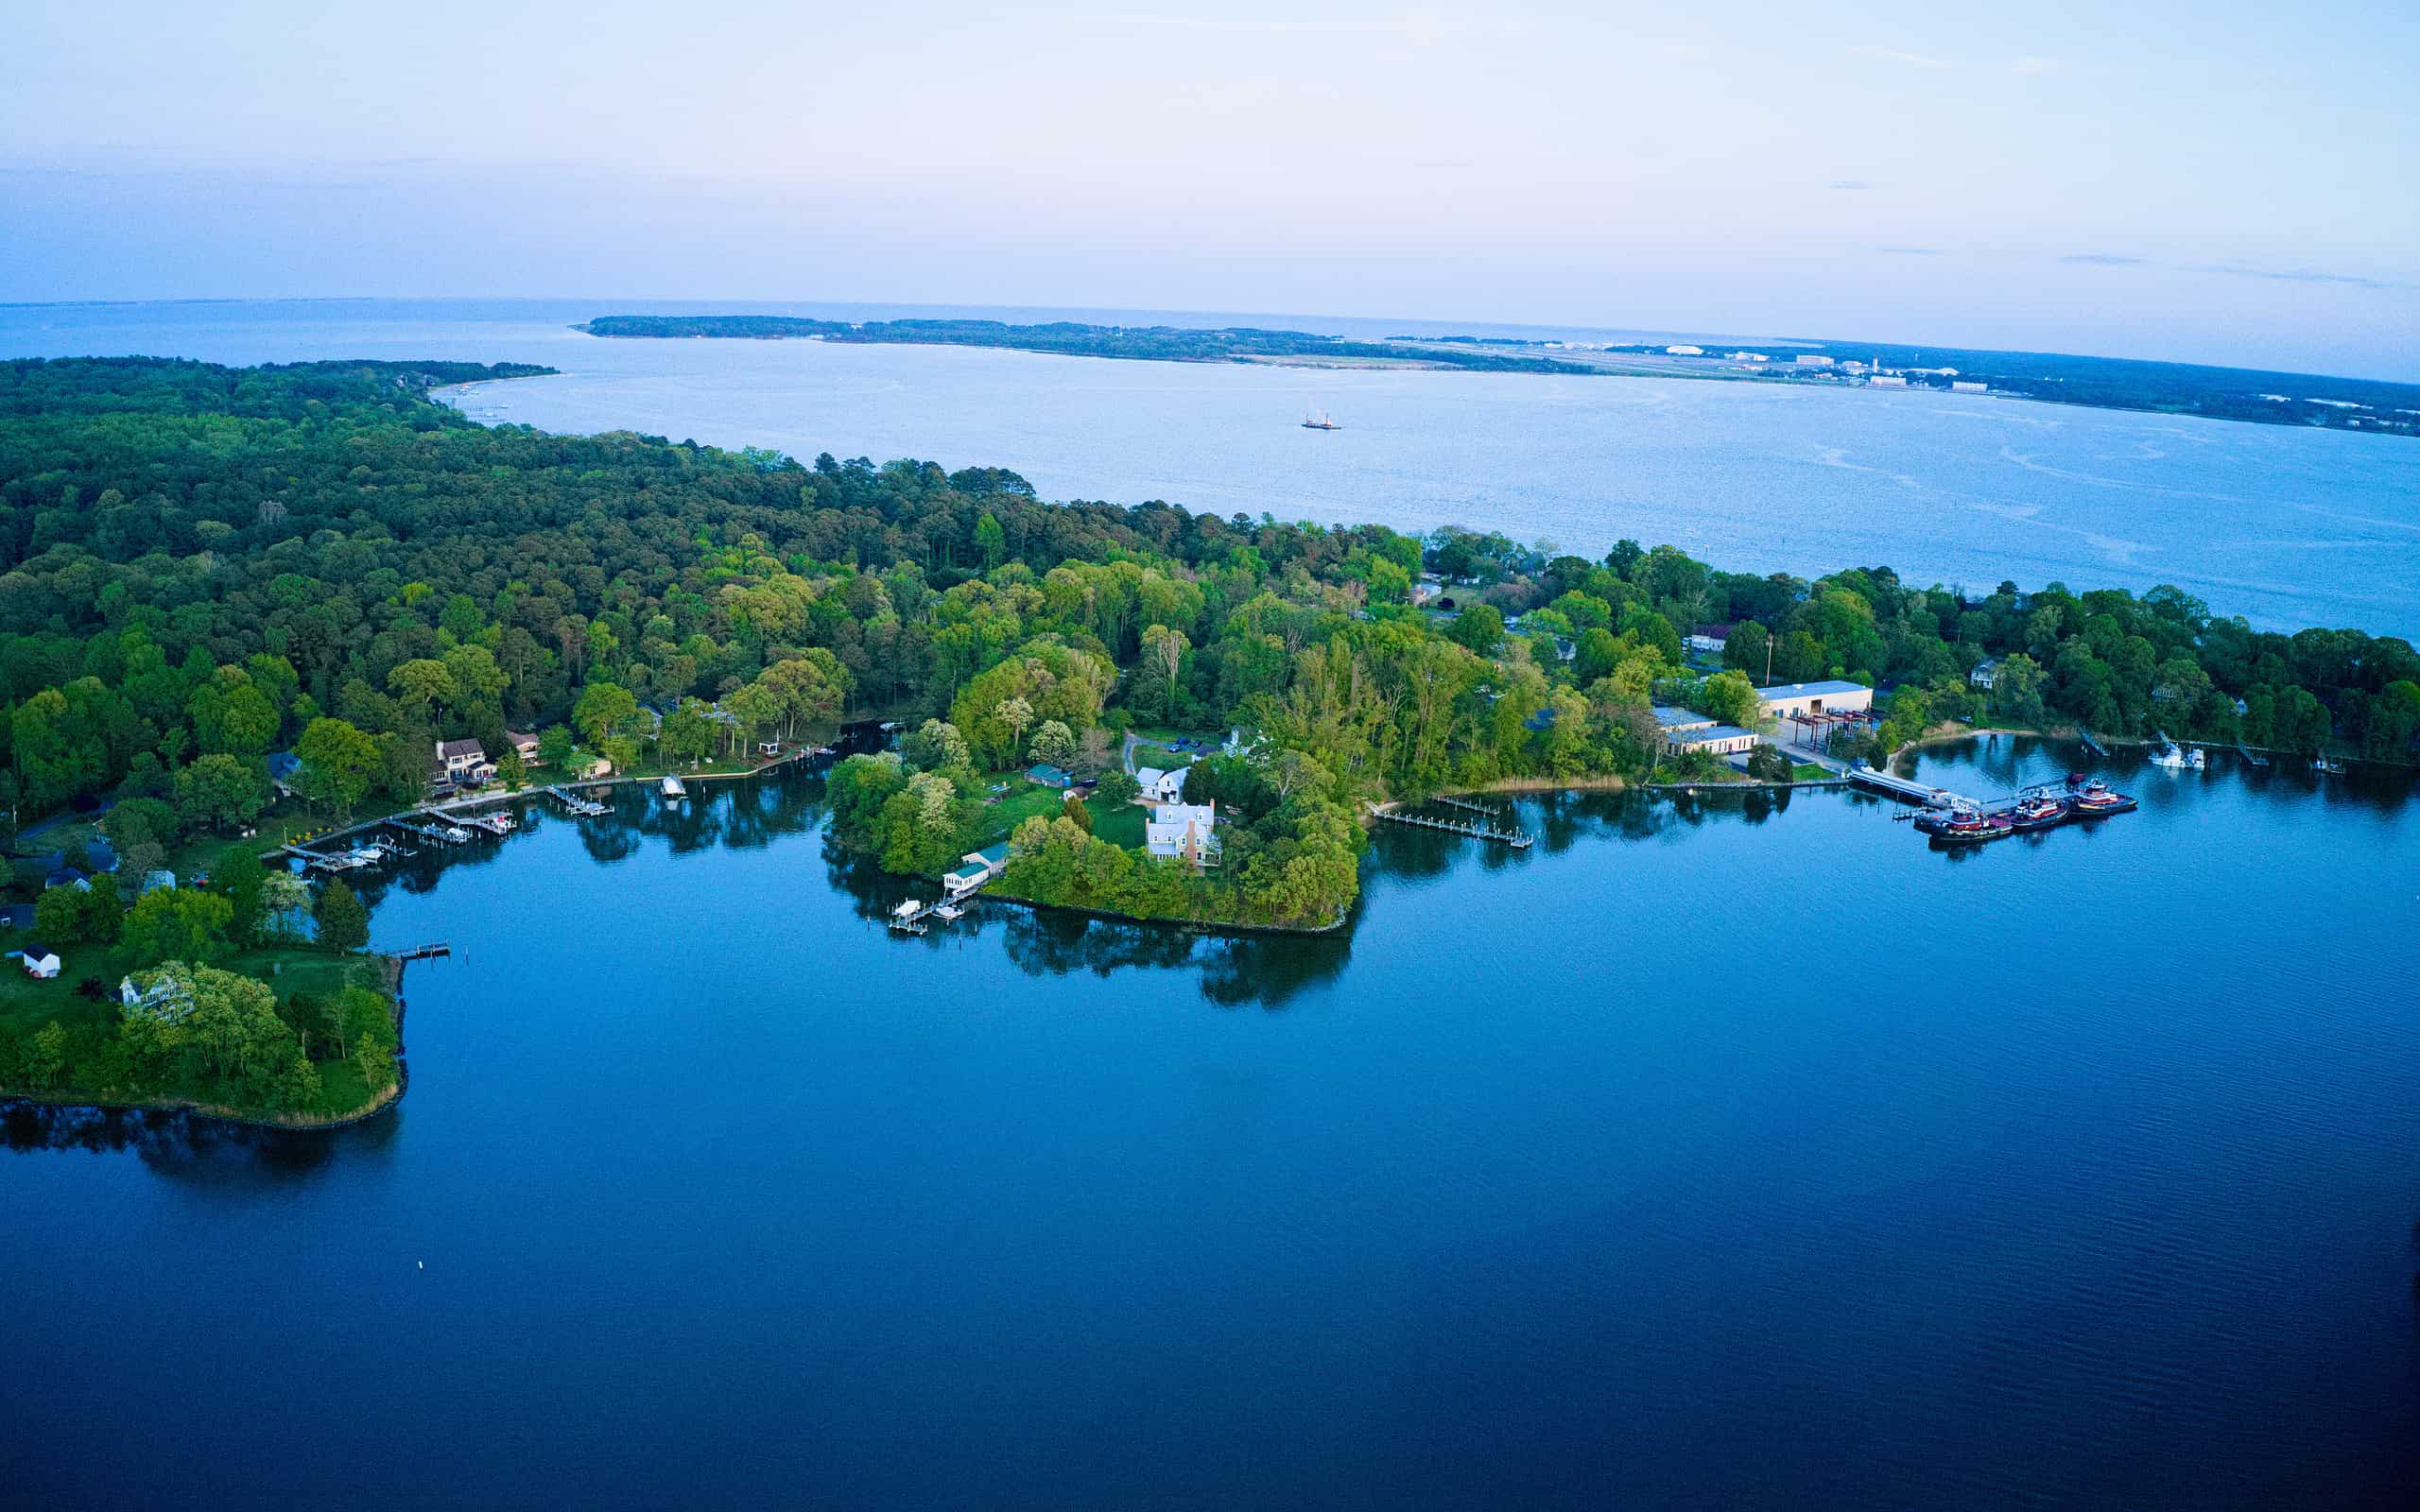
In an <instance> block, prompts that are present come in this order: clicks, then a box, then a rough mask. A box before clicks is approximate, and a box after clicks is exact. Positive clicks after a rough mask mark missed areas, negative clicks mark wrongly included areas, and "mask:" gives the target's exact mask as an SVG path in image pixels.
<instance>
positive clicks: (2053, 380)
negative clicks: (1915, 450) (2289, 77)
mask: <svg viewBox="0 0 2420 1512" xmlns="http://www.w3.org/2000/svg"><path fill="white" fill-rule="evenodd" d="M573 329H574V330H577V331H583V332H586V333H587V334H588V335H596V336H617V337H658V338H674V337H722V338H731V339H753V340H781V339H786V338H787V339H801V340H815V341H833V342H842V343H851V344H860V345H900V344H921V345H927V346H951V347H1003V348H1009V349H1012V350H1015V351H1019V352H1053V353H1057V354H1059V355H1063V356H1076V357H1124V358H1131V359H1136V360H1144V361H1153V362H1257V363H1282V364H1288V365H1294V366H1305V367H1381V368H1427V369H1461V370H1463V371H1470V372H1512V373H1554V374H1561V375H1564V376H1581V377H1586V376H1597V377H1659V378H1688V379H1703V380H1710V381H1716V382H1736V383H1787V384H1801V385H1809V384H1811V385H1816V386H1819V387H1841V386H1844V385H1847V386H1855V385H1861V384H1866V383H1869V382H1873V381H1877V380H1876V376H1875V375H1881V374H1887V375H1888V376H1883V377H1879V378H1878V381H1880V382H1882V383H1884V384H1887V385H1889V386H1891V388H1890V389H1886V390H1883V391H1886V392H1887V391H1893V390H1895V391H1899V392H1905V391H1907V390H1910V389H1931V390H1934V391H1936V392H1940V393H1945V394H1946V393H1952V392H1965V393H1976V392H1981V393H1988V394H1991V395H1996V396H1997V397H1999V398H2003V399H2027V400H2033V401H2036V402H2039V403H2042V404H2074V405H2077V406H2080V407H2082V408H2085V409H2128V410H2139V411H2143V412H2146V413H2150V414H2157V415H2190V416H2194V417H2197V418H2200V419H2203V420H2225V421H2245V422H2248V423H2253V424H2262V425H2298V426H2303V427H2307V428H2313V429H2324V430H2344V431H2358V432H2360V433H2362V434H2365V435H2377V436H2402V437H2411V436H2413V435H2415V434H2420V385H2414V384H2399V383H2387V382H2384V381H2381V380H2377V379H2368V378H2328V377H2321V376H2317V375H2314V374H2310V373H2289V372H2267V371H2260V370H2257V369H2245V368H2211V367H2205V366H2203V365H2200V364H2195V363H2182V362H2145V361H2138V360H2135V359H2132V358H2123V357H2087V356H2077V355H2073V354H2069V353H2062V352H1997V351H1989V350H1979V349H1972V348H1964V347H1921V348H1919V347H1910V346H1905V345H1900V344H1897V343H1892V342H1878V343H1877V342H1863V341H1807V340H1791V341H1786V342H1782V343H1779V344H1777V345H1774V346H1772V347H1771V348H1770V350H1769V351H1768V352H1727V351H1725V350H1723V349H1722V348H1720V347H1717V348H1715V349H1712V350H1701V349H1700V348H1699V347H1697V346H1695V345H1693V344H1688V343H1680V344H1666V343H1664V342H1663V341H1661V340H1656V341H1631V342H1611V343H1603V344H1587V343H1572V342H1564V341H1549V340H1544V339H1530V338H1522V337H1510V336H1458V335H1442V336H1418V335H1402V336H1387V337H1382V338H1377V339H1371V340H1363V339H1355V338H1349V337H1344V336H1326V335H1314V334H1312V333H1310V332H1305V331H1267V330H1254V329H1251V328H1248V327H1229V328H1225V329H1195V328H1190V327H1183V326H1164V325H1163V326H1107V325H1088V324H1082V323H1078V322H1072V321H1056V322H1052V323H1049V324H1044V325H1009V324H1005V323H1003V322H1001V321H998V320H866V321H850V320H817V319H808V318H804V317H798V316H786V315H607V316H599V317H597V318H595V319H592V320H588V321H585V322H583V323H581V324H579V325H577V326H575V327H573ZM1806 362H1820V363H1822V364H1823V365H1822V366H1815V367H1808V366H1802V363H1806Z"/></svg>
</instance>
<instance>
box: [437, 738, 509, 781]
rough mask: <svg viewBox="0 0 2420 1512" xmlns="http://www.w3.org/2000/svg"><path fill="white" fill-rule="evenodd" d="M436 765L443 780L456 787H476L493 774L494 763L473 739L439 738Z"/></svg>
mask: <svg viewBox="0 0 2420 1512" xmlns="http://www.w3.org/2000/svg"><path fill="white" fill-rule="evenodd" d="M437 765H438V767H439V769H440V770H441V772H442V773H443V774H444V778H445V781H447V782H451V783H453V784H454V785H455V786H457V787H476V786H478V785H479V784H480V783H481V782H486V781H488V780H489V779H490V778H492V777H493V776H495V763H493V762H492V761H489V760H488V753H487V752H486V751H485V750H483V749H481V748H480V747H479V743H478V742H477V741H475V740H441V741H439V742H438V743H437Z"/></svg>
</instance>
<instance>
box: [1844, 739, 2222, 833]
mask: <svg viewBox="0 0 2420 1512" xmlns="http://www.w3.org/2000/svg"><path fill="white" fill-rule="evenodd" d="M2197 754H2198V753H2197ZM1849 780H1850V781H1851V782H1854V783H1856V784H1857V785H1858V786H1859V787H1862V788H1865V789H1867V790H1868V791H1871V792H1876V793H1880V794H1883V795H1884V796H1886V797H1890V798H1895V799H1900V800H1901V801H1903V802H1908V803H1913V804H1916V805H1918V812H1916V813H1913V814H1902V815H1898V816H1896V817H1897V818H1899V819H1901V820H1903V821H1905V822H1908V823H1910V824H1912V825H1913V826H1914V827H1915V829H1916V831H1917V833H1921V834H1924V835H1927V836H1929V837H1930V838H1931V839H1932V840H1934V841H1935V842H1937V843H1939V844H1943V845H1979V844H1983V843H1985V842H1988V841H1992V840H2005V839H2007V838H2009V837H2010V836H2011V835H2017V834H2030V833H2034V832H2037V831H2041V830H2055V829H2057V828H2058V827H2059V826H2061V825H2063V824H2074V823H2080V822H2083V821H2086V820H2091V819H2101V818H2107V817H2109V816H2112V815H2117V814H2125V813H2128V812H2130V811H2132V810H2133V809H2135V807H2136V806H2137V805H2136V803H2135V799H2132V798H2130V797H2128V796H2127V795H2126V794H2123V793H2119V792H2117V791H2115V790H2113V789H2112V788H2111V787H2110V786H2109V784H2108V783H2106V782H2102V781H2100V779H2099V778H2087V777H2085V776H2084V775H2083V773H2081V772H2069V773H2068V774H2067V775H2066V780H2065V781H2063V782H2033V783H2029V784H2027V785H2025V786H2023V787H2020V788H2018V789H2017V790H2016V791H2015V792H2014V793H2011V794H2009V795H2007V796H2006V797H2003V798H1995V799H1979V798H1970V797H1968V796H1967V795H1965V794H1963V793H1959V792H1954V791H1952V790H1951V789H1949V788H1945V787H1934V786H1931V785H1930V784H1927V783H1924V782H1915V781H1913V780H1911V779H1910V778H1905V777H1900V776H1897V775H1896V774H1894V773H1891V772H1885V771H1881V770H1878V769H1876V768H1875V767H1872V766H1867V765H1862V764H1860V765H1857V766H1855V767H1853V768H1851V769H1850V772H1849Z"/></svg>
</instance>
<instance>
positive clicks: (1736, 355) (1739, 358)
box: [1731, 352, 1773, 362]
mask: <svg viewBox="0 0 2420 1512" xmlns="http://www.w3.org/2000/svg"><path fill="white" fill-rule="evenodd" d="M1731 360H1732V361H1734V362H1771V361H1772V360H1773V359H1772V358H1771V357H1768V356H1766V355H1765V354H1764V353H1763V352H1733V353H1732V354H1731Z"/></svg>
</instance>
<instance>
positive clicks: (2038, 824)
mask: <svg viewBox="0 0 2420 1512" xmlns="http://www.w3.org/2000/svg"><path fill="white" fill-rule="evenodd" d="M2067 807H2068V804H2067V800H2066V799H2063V798H2060V797H2058V796H2056V795H2055V794H2051V793H2048V792H2043V791H2040V790H2038V789H2037V790H2035V791H2033V792H2031V793H2028V794H2026V795H2025V797H2024V798H2022V799H2018V800H2017V805H2016V808H2015V810H2014V812H2012V813H2011V814H2010V815H2009V816H2008V822H2009V828H2011V829H2013V830H2017V831H2020V832H2021V831H2026V830H2048V829H2053V828H2056V827H2057V826H2059V825H2061V824H2064V823H2066V819H2067Z"/></svg>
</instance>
